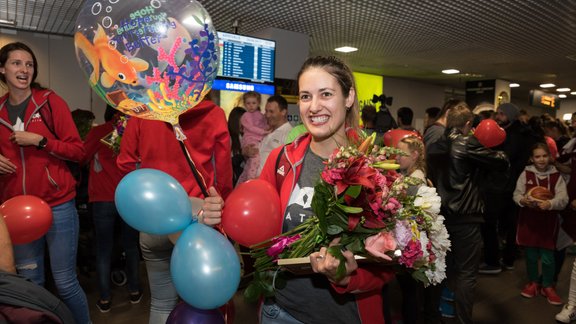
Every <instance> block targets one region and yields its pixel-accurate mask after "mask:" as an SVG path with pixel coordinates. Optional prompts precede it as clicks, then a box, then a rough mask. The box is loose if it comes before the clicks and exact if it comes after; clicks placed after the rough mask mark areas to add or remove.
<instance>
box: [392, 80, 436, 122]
mask: <svg viewBox="0 0 576 324" xmlns="http://www.w3.org/2000/svg"><path fill="white" fill-rule="evenodd" d="M384 94H386V96H387V97H392V98H394V99H393V101H392V105H391V106H390V112H391V113H392V116H394V119H396V111H397V110H398V108H401V107H410V108H411V109H412V111H413V112H414V120H413V121H412V126H414V127H415V128H416V129H418V130H420V131H423V129H424V113H425V110H426V108H429V107H433V106H435V107H439V108H442V105H443V104H444V101H445V87H443V86H438V85H431V84H426V83H420V82H415V81H409V80H404V79H398V78H390V77H384Z"/></svg>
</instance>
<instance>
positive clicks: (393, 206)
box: [382, 198, 402, 214]
mask: <svg viewBox="0 0 576 324" xmlns="http://www.w3.org/2000/svg"><path fill="white" fill-rule="evenodd" d="M400 207H402V205H401V204H400V203H399V202H398V200H396V198H390V199H388V202H387V203H386V204H385V205H384V206H382V209H384V210H387V211H390V213H391V214H396V211H397V210H398V209H399V208H400Z"/></svg>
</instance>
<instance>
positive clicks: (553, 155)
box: [544, 136, 558, 162]
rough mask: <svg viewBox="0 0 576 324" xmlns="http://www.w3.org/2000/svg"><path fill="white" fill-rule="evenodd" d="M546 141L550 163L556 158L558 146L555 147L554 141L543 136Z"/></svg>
mask: <svg viewBox="0 0 576 324" xmlns="http://www.w3.org/2000/svg"><path fill="white" fill-rule="evenodd" d="M544 139H545V140H546V145H548V150H550V161H552V162H554V161H556V158H557V157H558V146H556V141H554V139H553V138H552V137H550V136H544Z"/></svg>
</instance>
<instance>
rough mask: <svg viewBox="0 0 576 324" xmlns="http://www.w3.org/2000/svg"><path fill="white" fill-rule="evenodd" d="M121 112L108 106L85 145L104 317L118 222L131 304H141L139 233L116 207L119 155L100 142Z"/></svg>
mask: <svg viewBox="0 0 576 324" xmlns="http://www.w3.org/2000/svg"><path fill="white" fill-rule="evenodd" d="M120 114H121V113H120V112H117V111H116V110H115V109H114V108H112V107H110V106H107V107H106V113H105V117H104V119H105V121H106V122H105V123H104V124H102V125H98V126H96V127H94V128H92V129H91V130H90V132H89V133H88V135H87V136H86V140H85V141H84V148H85V149H86V154H85V156H84V159H83V161H82V162H83V163H84V164H88V163H89V167H90V173H89V177H88V196H89V201H90V203H91V204H92V218H93V220H94V232H95V239H96V247H97V249H96V273H97V275H98V289H99V290H100V299H99V300H98V301H97V302H96V306H97V307H98V309H99V310H100V311H101V312H103V313H105V312H108V311H109V310H110V307H111V295H110V269H111V264H112V252H113V247H114V237H115V236H114V229H115V224H116V222H119V223H120V230H121V243H122V248H123V251H124V252H125V253H126V278H127V281H128V292H129V294H130V295H129V300H130V302H131V303H132V304H136V303H139V302H140V299H141V298H142V293H141V291H140V275H139V268H140V266H139V264H140V250H139V248H138V236H139V233H138V231H137V230H135V229H134V228H132V227H130V225H128V224H126V222H124V221H123V220H122V218H121V217H120V215H119V214H118V211H117V210H116V205H115V204H114V192H115V191H116V187H117V186H118V183H119V182H120V180H122V176H123V173H122V172H121V171H120V169H118V166H117V165H116V156H117V153H116V152H114V151H113V150H112V148H111V147H110V146H108V145H106V144H104V143H103V142H102V141H101V139H102V138H104V137H106V136H107V135H108V134H110V133H111V132H112V131H113V130H114V126H115V124H114V123H115V122H117V119H118V117H119V116H120Z"/></svg>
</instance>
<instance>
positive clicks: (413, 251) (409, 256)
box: [399, 240, 424, 268]
mask: <svg viewBox="0 0 576 324" xmlns="http://www.w3.org/2000/svg"><path fill="white" fill-rule="evenodd" d="M423 255H424V253H423V252H422V247H421V246H420V242H418V241H415V240H412V241H410V242H408V245H406V248H405V249H404V251H402V256H401V257H400V260H399V262H400V264H404V265H405V266H406V267H408V268H412V267H414V262H416V261H418V259H420V258H421V257H422V256H423Z"/></svg>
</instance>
